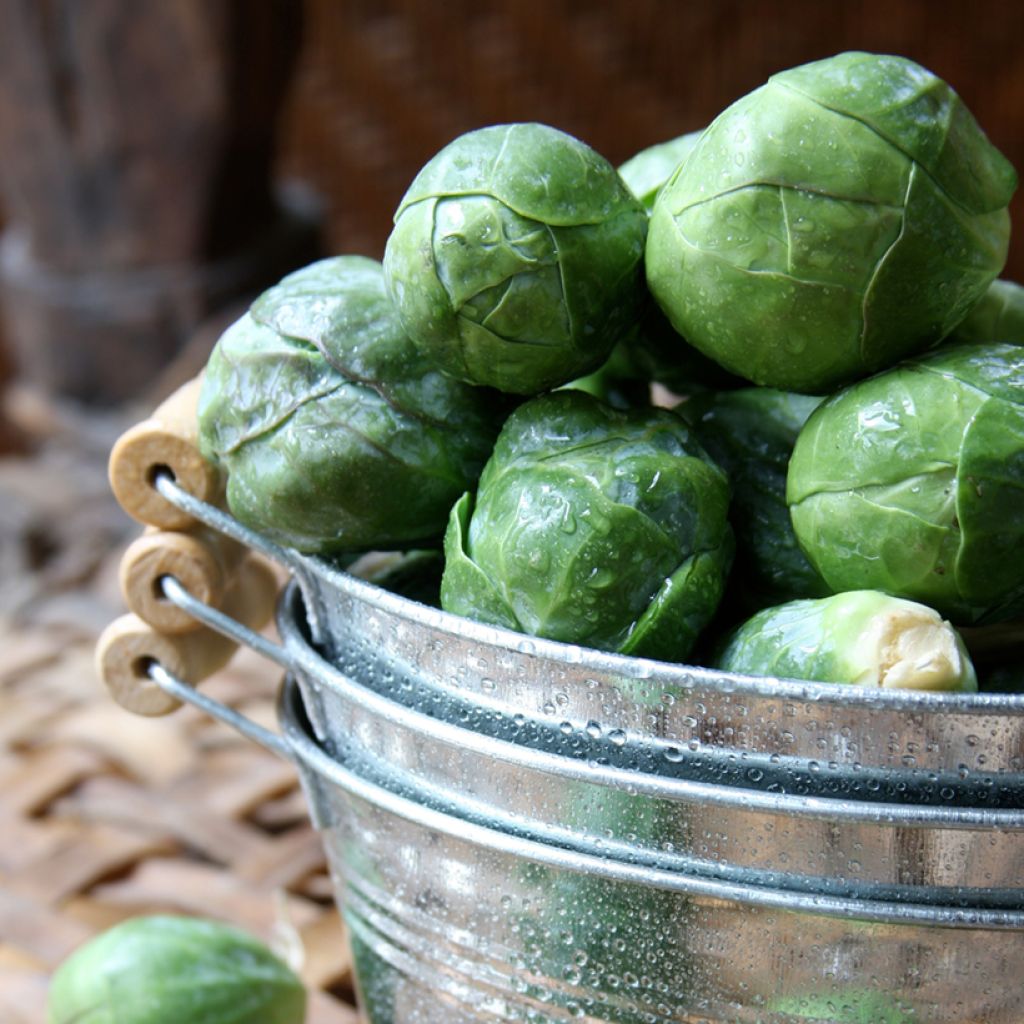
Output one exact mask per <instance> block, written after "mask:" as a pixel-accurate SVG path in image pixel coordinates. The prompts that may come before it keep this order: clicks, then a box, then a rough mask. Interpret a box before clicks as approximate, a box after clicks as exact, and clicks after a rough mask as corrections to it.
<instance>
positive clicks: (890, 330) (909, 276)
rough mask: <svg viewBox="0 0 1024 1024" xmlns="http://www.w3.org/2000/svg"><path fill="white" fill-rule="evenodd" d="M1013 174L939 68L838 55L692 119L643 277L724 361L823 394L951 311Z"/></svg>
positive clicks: (903, 350) (963, 297) (986, 280)
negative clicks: (695, 128) (699, 127)
mask: <svg viewBox="0 0 1024 1024" xmlns="http://www.w3.org/2000/svg"><path fill="white" fill-rule="evenodd" d="M1016 181H1017V178H1016V173H1015V172H1014V170H1013V168H1012V167H1011V166H1010V164H1009V163H1008V162H1007V161H1006V159H1005V158H1004V157H1003V156H1002V155H1001V154H1000V153H999V152H998V150H996V149H995V147H994V146H992V144H991V143H990V142H989V141H988V139H987V138H986V137H985V135H984V133H983V132H982V130H981V128H980V127H979V126H978V124H977V122H976V121H975V120H974V118H973V116H972V115H971V114H970V113H969V111H968V110H967V109H966V107H964V105H963V103H962V102H961V100H960V99H959V97H958V96H957V95H956V93H954V92H953V90H952V89H950V88H949V86H948V85H946V84H945V83H944V82H943V81H942V80H941V79H939V78H936V77H935V76H934V75H932V74H931V73H930V72H928V71H926V70H925V69H924V68H922V67H920V66H919V65H917V64H915V63H913V62H912V61H909V60H906V59H904V58H902V57H892V56H879V55H875V54H868V53H843V54H839V55H838V56H835V57H831V58H828V59H827V60H821V61H817V62H814V63H812V64H806V65H803V66H801V67H797V68H792V69H790V70H788V71H783V72H781V73H780V74H777V75H773V76H772V77H771V78H770V79H769V81H768V83H767V84H766V85H764V86H762V87H761V88H759V89H757V90H756V91H754V92H752V93H750V94H749V95H747V96H745V97H743V98H742V99H740V100H738V101H737V102H736V103H734V104H733V105H732V106H731V107H729V108H728V109H727V110H725V111H724V112H723V113H722V114H720V115H719V116H718V117H717V118H716V119H715V121H714V122H712V124H711V125H709V126H708V128H706V129H705V131H704V132H703V133H702V134H701V137H700V139H699V140H698V141H697V144H696V146H695V147H694V150H693V152H692V153H691V154H690V156H689V157H688V158H687V160H686V161H685V163H684V164H683V165H682V166H681V167H680V168H679V170H678V171H677V172H676V173H675V175H674V176H673V178H672V179H671V180H670V181H669V182H668V183H667V184H666V185H665V187H664V188H663V189H662V191H661V193H660V194H659V196H658V199H657V201H656V203H655V205H654V211H653V213H652V214H651V224H650V232H649V235H648V241H647V280H648V284H649V285H650V288H651V291H652V293H653V294H654V296H655V298H656V299H657V300H658V302H659V304H660V305H661V307H662V308H663V309H664V310H665V312H666V314H667V315H668V317H669V319H670V320H671V321H672V323H673V324H674V326H675V327H676V329H677V330H678V331H679V332H680V333H681V334H682V335H683V336H684V337H686V338H687V340H688V341H690V342H691V343H692V344H693V345H695V346H696V347H697V348H699V349H701V350H702V351H703V352H705V353H706V354H707V355H709V356H711V357H712V358H713V359H716V360H717V361H718V362H720V363H721V364H722V365H723V366H725V367H726V368H728V369H730V370H732V371H733V372H734V373H738V374H741V375H742V376H744V377H746V378H747V379H749V380H751V381H753V382H754V383H756V384H763V385H767V386H770V387H776V388H781V389H784V390H790V391H803V392H808V393H822V392H826V391H829V390H832V389H833V388H834V387H835V386H836V385H839V384H842V383H845V382H847V381H850V380H853V379H855V378H857V377H862V376H865V375H867V374H868V373H871V372H874V371H877V370H880V369H883V368H885V367H887V366H890V365H892V364H893V363H895V362H896V361H897V360H898V359H900V358H903V357H904V356H907V355H910V354H913V353H915V352H919V351H921V350H923V349H924V348H926V347H928V346H930V345H932V344H934V343H937V342H938V341H939V340H940V339H942V338H943V337H945V336H946V335H948V334H949V333H950V331H952V330H953V328H954V327H955V326H956V325H957V324H958V323H959V322H960V321H961V320H962V319H963V318H964V316H966V314H967V312H968V311H969V310H970V308H971V307H972V306H973V305H974V303H975V302H976V301H977V300H978V299H979V298H980V296H981V295H982V294H983V293H984V291H985V289H986V288H987V287H988V285H989V284H990V283H991V281H992V280H993V279H994V278H995V277H996V275H997V274H998V273H999V271H1000V270H1001V269H1002V266H1003V263H1004V261H1005V259H1006V252H1007V245H1008V240H1009V225H1010V222H1009V214H1008V213H1007V204H1008V202H1009V200H1010V197H1011V195H1012V194H1013V191H1014V188H1015V187H1016Z"/></svg>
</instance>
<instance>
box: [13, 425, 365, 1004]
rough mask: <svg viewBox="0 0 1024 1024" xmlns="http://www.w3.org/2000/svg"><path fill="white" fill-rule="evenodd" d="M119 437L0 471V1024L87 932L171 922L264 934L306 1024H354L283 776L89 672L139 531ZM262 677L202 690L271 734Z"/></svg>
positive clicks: (315, 866) (230, 736)
mask: <svg viewBox="0 0 1024 1024" xmlns="http://www.w3.org/2000/svg"><path fill="white" fill-rule="evenodd" d="M90 426H95V424H92V425H90ZM118 426H119V424H108V425H107V428H108V429H105V430H98V429H97V430H94V431H93V433H92V435H90V433H89V430H88V429H84V428H83V424H81V423H77V424H75V425H74V429H61V425H60V424H59V423H58V424H57V428H56V433H57V435H59V436H56V437H55V438H52V439H51V440H50V442H48V443H47V444H46V445H44V446H43V448H42V450H41V451H40V452H38V453H37V454H36V456H34V457H33V458H20V459H9V460H6V461H3V460H0V506H2V507H3V508H4V512H5V515H4V517H3V519H4V523H3V524H2V525H0V572H2V575H3V578H4V581H5V586H4V588H3V593H2V594H0V1021H3V1024H40V1022H41V1021H43V1020H44V1019H45V1011H44V1007H45V999H46V986H47V980H48V975H49V973H50V971H52V969H53V968H54V967H55V966H56V965H57V964H58V963H59V962H60V961H61V960H62V959H63V958H64V957H65V956H66V955H67V954H68V953H69V952H70V951H71V950H72V949H73V948H75V947H76V946H77V945H79V944H80V943H81V942H83V941H84V940H86V939H88V938H89V937H90V936H91V935H93V934H95V933H96V932H97V931H99V930H101V929H103V928H105V927H107V926H109V925H111V924H114V923H116V922H117V921H120V920H122V919H124V918H126V917H129V916H134V915H138V914H147V913H152V912H177V913H186V914H196V915H202V916H207V917H213V918H218V919H221V920H224V921H228V922H232V923H234V924H236V925H239V926H241V927H243V928H246V929H248V930H249V931H251V932H252V933H254V934H255V935H257V936H259V937H260V938H262V939H263V940H265V941H268V942H270V943H271V944H272V945H273V946H274V948H275V949H277V950H278V951H279V952H282V953H284V954H285V955H286V956H287V957H288V958H289V959H291V960H292V961H293V962H294V963H296V965H299V966H300V970H301V973H302V975H303V977H304V978H305V980H306V981H307V983H308V984H309V986H310V992H311V996H312V1004H311V1008H310V1014H309V1018H308V1021H309V1024H354V1022H355V1021H356V1019H357V1017H356V1013H355V1011H354V1008H353V1007H352V1005H351V1001H352V996H351V975H350V965H349V957H348V951H347V944H346V941H345V936H344V934H343V928H342V925H341V921H340V918H339V916H338V914H337V912H336V910H335V907H334V905H333V903H332V900H331V884H330V881H329V878H328V877H327V874H326V872H325V866H324V860H323V853H322V850H321V846H320V842H319V838H318V836H317V835H316V833H315V832H314V831H313V829H312V827H311V825H310V823H309V819H308V817H307V813H306V808H305V803H304V800H303V797H302V793H301V791H300V790H299V788H298V784H297V779H296V775H295V771H294V770H293V768H292V767H291V766H290V765H288V764H286V763H284V762H282V761H280V760H278V759H277V758H275V757H274V756H272V755H271V754H269V753H266V752H265V751H263V750H262V749H260V748H257V747H256V746H254V745H253V744H251V743H249V742H247V741H245V740H243V739H241V738H240V737H239V736H237V735H236V734H234V733H233V732H231V731H230V730H229V729H227V728H226V727H224V726H221V725H219V724H218V723H216V722H213V721H211V720H210V719H207V718H205V717H204V716H203V715H201V714H199V713H198V712H196V711H194V710H192V709H189V708H186V709H182V710H180V711H178V712H176V713H175V714H173V715H171V716H168V717H166V718H160V719H143V718H138V717H135V716H133V715H130V714H129V713H127V712H125V711H122V710H121V709H120V708H119V707H117V706H116V705H115V704H114V703H113V702H112V701H111V700H110V699H109V698H108V697H107V695H106V693H105V692H104V691H103V690H102V689H101V687H100V684H99V683H98V682H97V680H96V678H95V675H94V672H93V666H92V657H93V646H94V643H95V638H96V635H97V632H98V630H99V628H101V627H102V626H103V625H104V624H105V622H106V621H109V620H110V619H111V618H113V617H114V616H115V615H117V614H120V612H121V611H122V610H123V607H122V605H121V600H120V595H119V594H118V592H117V589H116V585H115V583H114V578H115V569H116V563H117V560H118V558H119V554H120V550H121V548H122V547H123V545H124V542H125V541H126V540H127V539H128V538H130V537H133V536H135V535H136V534H137V533H138V527H136V526H134V525H133V524H130V523H128V522H126V521H125V520H124V518H123V516H121V515H120V513H119V512H118V510H117V509H116V508H115V507H113V505H112V498H110V497H109V496H108V494H107V493H106V484H105V480H104V477H103V472H102V463H101V461H100V456H101V453H102V451H103V449H104V447H107V448H109V446H108V445H107V437H108V435H109V433H112V432H114V431H116V429H117V428H118ZM67 427H68V424H64V428H67ZM90 443H91V447H90ZM279 679H280V670H279V669H277V668H276V667H272V666H270V665H268V664H267V663H265V662H263V661H261V659H259V658H258V657H257V656H256V655H255V654H253V653H252V652H249V651H240V652H239V653H238V654H237V655H236V657H235V659H234V661H233V662H232V664H231V665H230V666H229V667H228V669H226V670H225V671H223V672H221V673H219V674H218V675H217V676H216V677H214V678H213V679H211V680H210V681H209V682H208V684H206V685H205V686H204V690H205V691H206V692H208V693H210V694H211V695H212V696H215V697H216V698H218V699H219V700H222V701H225V702H227V703H229V704H231V705H233V706H235V707H238V708H240V709H243V710H244V712H245V713H246V714H248V715H250V716H251V717H253V718H255V719H257V720H259V721H261V722H263V723H265V724H268V725H269V724H271V723H272V722H273V718H274V712H273V700H274V696H275V692H276V689H277V686H278V682H279Z"/></svg>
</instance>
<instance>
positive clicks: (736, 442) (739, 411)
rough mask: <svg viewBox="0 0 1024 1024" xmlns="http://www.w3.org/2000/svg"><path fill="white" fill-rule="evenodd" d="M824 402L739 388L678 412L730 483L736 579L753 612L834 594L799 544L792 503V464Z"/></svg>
mask: <svg viewBox="0 0 1024 1024" xmlns="http://www.w3.org/2000/svg"><path fill="white" fill-rule="evenodd" d="M820 402H821V399H820V398H815V397H812V396H810V395H797V394H792V393H790V392H786V391H776V390H775V389H773V388H740V389H739V390H736V391H723V392H718V393H717V394H704V395H698V396H696V397H695V398H691V399H690V400H689V401H688V402H685V403H684V404H683V405H682V406H680V407H679V410H678V411H679V413H680V414H681V415H682V416H683V417H684V418H685V419H686V420H687V422H689V423H691V424H692V425H693V428H694V431H695V432H696V434H697V437H698V438H699V439H700V442H701V444H703V445H704V447H705V448H706V449H707V450H708V452H709V453H710V454H711V457H712V458H713V459H714V460H715V462H717V463H718V464H719V465H720V466H721V467H722V468H723V469H724V470H725V471H726V473H727V474H728V476H729V482H730V483H731V484H732V509H731V512H730V518H731V519H732V526H733V530H734V532H735V534H736V565H735V569H734V572H735V573H737V574H738V576H739V577H740V583H741V585H742V591H743V594H742V597H743V599H744V602H745V603H746V604H747V605H748V606H749V605H750V604H751V603H753V604H755V605H756V606H757V607H764V606H766V605H770V604H781V603H782V602H783V601H792V600H795V599H796V598H801V597H825V596H826V595H828V594H831V593H832V591H831V589H830V588H829V587H828V586H827V585H826V584H825V581H824V580H823V579H822V578H821V576H820V575H819V574H818V572H817V570H815V568H814V567H813V566H812V565H811V563H810V562H809V561H808V560H807V556H806V555H805V554H804V553H803V551H802V550H801V549H800V546H799V544H797V541H796V534H795V533H794V532H793V524H792V523H791V522H790V518H789V506H788V505H787V504H786V471H787V469H788V467H789V457H790V455H791V454H792V451H793V445H794V444H795V443H796V438H797V435H798V434H799V433H800V428H801V427H802V426H803V425H804V423H805V422H806V421H807V417H808V416H810V414H811V413H812V412H813V411H814V409H815V408H816V406H817V405H818V404H819V403H820Z"/></svg>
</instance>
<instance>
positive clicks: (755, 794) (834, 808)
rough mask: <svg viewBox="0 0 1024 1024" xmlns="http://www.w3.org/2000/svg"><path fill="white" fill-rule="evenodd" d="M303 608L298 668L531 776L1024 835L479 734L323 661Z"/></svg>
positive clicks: (787, 811)
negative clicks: (309, 636)
mask: <svg viewBox="0 0 1024 1024" xmlns="http://www.w3.org/2000/svg"><path fill="white" fill-rule="evenodd" d="M296 607H298V594H297V590H296V588H295V586H294V585H290V586H289V588H287V589H286V591H285V593H284V594H283V595H282V597H281V603H280V611H279V614H278V630H279V632H280V633H281V637H282V640H283V642H284V645H285V648H286V649H287V650H288V652H289V654H290V656H291V660H292V662H293V664H294V666H295V668H296V669H298V670H300V671H304V672H306V673H308V674H309V675H310V676H311V677H313V678H315V679H316V680H317V681H318V682H319V683H321V684H323V683H326V684H327V685H329V686H331V687H332V688H334V689H336V690H339V691H341V692H343V693H344V695H345V699H347V700H350V701H352V702H354V703H356V704H358V705H359V706H360V707H362V708H363V709H364V710H367V711H369V713H370V714H372V715H375V716H377V717H380V718H382V719H384V720H385V721H389V722H392V723H396V724H400V725H402V726H403V727H405V728H408V729H411V730H415V731H418V732H422V733H426V734H428V735H430V736H432V737H433V738H434V739H435V740H436V741H439V742H441V743H442V744H445V745H447V746H451V747H455V748H457V749H471V750H474V751H475V752H477V753H479V754H481V755H484V756H487V757H490V758H494V759H496V760H501V761H503V762H505V763H511V764H517V765H520V766H524V767H526V768H528V769H530V770H532V771H540V772H544V773H546V774H552V775H556V776H560V777H565V778H573V779H578V780H582V781H587V782H594V783H598V784H601V785H606V786H608V787H609V788H613V789H622V790H635V791H637V792H643V793H644V794H645V795H647V796H651V797H657V798H661V799H666V800H677V801H680V802H696V801H701V802H705V803H714V804H718V805H720V806H722V805H724V806H732V805H739V806H742V807H746V808H750V809H751V810H754V809H757V810H762V811H765V812H766V813H772V814H782V815H786V816H787V817H807V818H817V819H822V818H824V819H826V820H829V821H837V822H838V821H855V822H867V823H877V824H896V825H900V826H905V827H915V826H934V825H941V826H943V827H946V828H950V829H971V828H979V827H980V828H992V829H1001V830H1006V831H1018V830H1021V829H1024V808H1020V809H1007V808H1002V809H989V808H984V807H945V806H941V805H938V806H935V805H918V804H912V803H908V804H891V803H883V802H880V801H869V800H851V799H847V798H842V797H828V796H813V795H803V794H795V793H776V792H769V791H767V790H763V789H756V788H746V787H740V786H723V785H720V784H715V783H711V782H702V781H694V780H689V779H680V778H676V777H671V776H661V775H655V774H653V773H646V772H637V771H629V770H627V769H623V768H617V767H615V766H613V765H600V764H591V763H588V762H587V761H583V760H579V759H577V758H571V757H567V756H565V755H563V754H557V753H554V752H552V751H547V750H538V749H536V748H535V747H528V746H524V745H520V744H517V743H512V742H510V741H508V740H503V739H500V738H498V737H494V736H489V735H486V734H484V733H478V732H476V731H475V730H473V729H467V728H464V727H462V726H459V725H456V724H455V723H454V722H449V721H447V720H446V719H443V718H435V717H433V716H431V715H428V714H426V713H425V712H422V711H419V710H417V709H416V708H413V707H410V706H409V705H406V704H403V703H401V702H399V701H396V700H392V699H390V698H389V697H386V696H384V695H383V694H381V693H378V692H377V691H375V690H373V689H370V688H369V687H367V686H363V685H362V684H360V683H358V682H356V681H355V680H353V679H352V678H351V677H349V676H348V675H346V674H345V673H344V672H342V671H341V669H340V668H338V667H337V666H336V665H333V664H331V663H330V662H328V661H327V660H326V659H325V658H323V657H322V656H321V655H320V654H319V653H318V652H317V651H316V649H315V648H314V647H312V646H311V645H310V644H309V643H308V642H307V641H306V639H305V638H304V637H303V636H302V635H301V627H300V625H299V622H298V616H296V615H294V614H293V613H290V612H289V609H290V608H296Z"/></svg>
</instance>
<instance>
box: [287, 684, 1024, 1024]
mask: <svg viewBox="0 0 1024 1024" xmlns="http://www.w3.org/2000/svg"><path fill="white" fill-rule="evenodd" d="M280 718H281V722H282V727H283V730H284V734H285V738H286V741H287V743H288V746H289V748H290V749H291V751H292V754H293V756H294V758H295V759H296V761H297V763H298V764H299V765H300V767H301V769H302V775H303V781H304V785H305V787H306V790H307V795H308V797H309V800H310V805H311V807H312V809H313V815H314V821H315V822H316V824H317V826H318V828H319V829H321V831H322V835H323V838H324V843H325V847H326V850H327V853H328V856H329V858H330V860H331V864H332V868H333V871H334V873H335V876H336V880H337V885H338V893H337V895H338V900H339V904H340V906H341V907H342V911H343V913H344V915H345V918H346V920H347V922H348V925H349V928H350V929H351V934H352V939H353V945H354V951H355V955H356V965H357V984H358V986H359V989H360V992H361V995H362V999H363V1005H364V1007H365V1008H366V1011H365V1012H366V1013H367V1015H368V1019H369V1020H370V1022H371V1024H434V1022H437V1024H441V1022H443V1024H451V1022H452V1021H454V1020H457V1021H460V1022H462V1021H465V1022H477V1021H479V1022H481V1024H482V1022H485V1021H486V1022H492V1021H495V1020H506V1021H535V1022H544V1021H551V1022H554V1021H590V1022H617V1024H641V1022H642V1024H659V1022H669V1021H673V1022H686V1024H697V1022H709V1024H710V1022H714V1024H727V1022H728V1024H740V1022H745V1024H754V1022H756V1024H795V1022H797V1021H804V1022H807V1021H816V1022H819V1024H825V1022H831V1024H835V1022H847V1021H849V1022H858V1024H859V1022H864V1021H871V1022H878V1024H911V1022H913V1024H920V1022H924V1021H927V1022H929V1024H953V1022H956V1024H965V1022H979V1024H980V1022H982V1021H984V1022H985V1024H1019V1021H1020V1019H1021V1013H1022V998H1021V994H1020V977H1021V974H1022V971H1024V912H1006V911H995V910H972V909H967V908H959V909H955V910H954V909H949V908H940V907H930V908H929V907H920V906H917V907H914V906H907V905H902V904H899V903H892V902H885V901H866V900H852V899H841V898H834V897H822V896H814V895H810V894H801V893H794V892H791V891H785V890H778V889H773V888H769V887H758V886H753V885H736V884H730V883H727V882H721V881H717V880H713V879H701V878H695V877H693V876H689V875H686V874H680V873H676V872H672V871H667V870H664V869H662V868H658V867H653V866H649V865H644V864H637V863H634V862H631V861H629V860H623V859H618V858H614V857H600V856H596V855H593V854H590V853H585V852H581V851H579V850H576V849H572V848H567V847H564V846H559V845H556V844H554V843H544V842H540V841H537V840H533V839H528V838H524V837H522V836H518V835H514V834H510V833H508V832H504V831H500V830H497V829H494V828H489V827H487V826H486V825H483V824H479V823H476V822H473V821H470V820H468V819H467V818H463V817H459V816H458V815H456V814H454V813H446V812H444V811H440V810H436V809H434V808H431V807H430V806H429V805H428V803H427V802H426V800H425V798H424V797H423V795H422V794H420V793H419V792H418V787H417V784H416V780H415V779H414V778H412V777H409V778H406V779H398V780H395V783H394V784H393V785H391V786H383V785H380V784H378V783H377V782H375V781H372V780H369V779H367V778H366V777H364V776H363V775H362V774H361V773H360V772H359V771H357V770H354V769H353V767H352V766H351V765H349V764H348V763H347V762H346V760H345V758H344V756H343V755H341V756H336V757H331V756H328V755H327V754H326V753H325V752H324V751H323V749H322V748H321V747H320V746H319V744H318V743H317V742H316V741H315V740H314V739H313V738H312V735H311V730H310V726H309V723H308V721H306V720H305V716H304V711H303V708H302V704H301V699H300V697H299V693H298V688H297V687H296V686H294V685H293V684H290V685H289V686H287V687H286V689H285V691H284V692H283V696H282V701H281V707H280Z"/></svg>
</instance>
